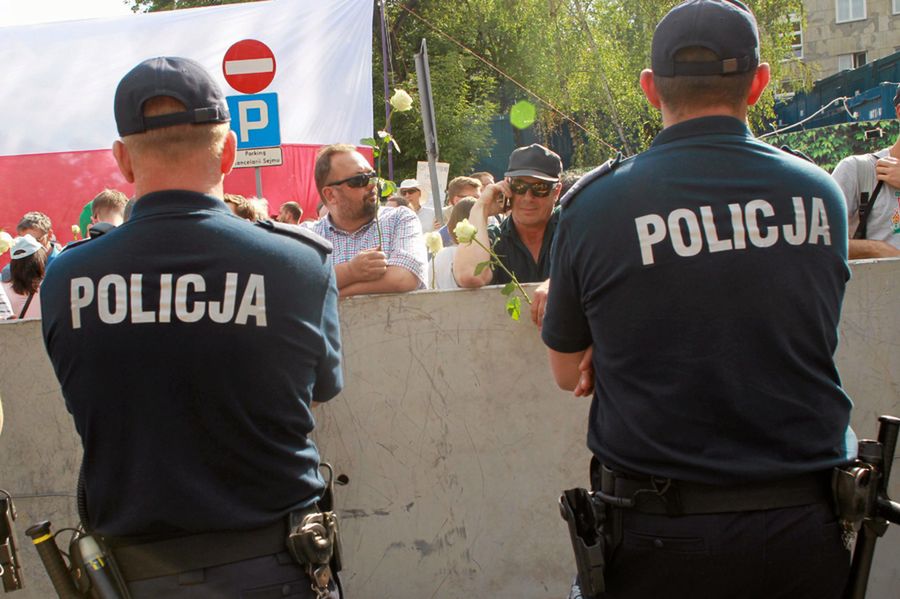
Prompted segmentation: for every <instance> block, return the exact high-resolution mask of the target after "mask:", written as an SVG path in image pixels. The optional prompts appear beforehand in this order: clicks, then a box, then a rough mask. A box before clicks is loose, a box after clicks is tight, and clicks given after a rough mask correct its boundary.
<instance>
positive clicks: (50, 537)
mask: <svg viewBox="0 0 900 599" xmlns="http://www.w3.org/2000/svg"><path fill="white" fill-rule="evenodd" d="M52 538H53V535H49V534H47V535H44V536H42V537H38V538H36V539H34V544H35V545H38V544H40V543H43V542H44V541H46V540H47V539H52Z"/></svg>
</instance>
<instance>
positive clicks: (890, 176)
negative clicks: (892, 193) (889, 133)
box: [875, 156, 900, 188]
mask: <svg viewBox="0 0 900 599" xmlns="http://www.w3.org/2000/svg"><path fill="white" fill-rule="evenodd" d="M875 176H876V177H878V179H879V180H881V181H884V182H885V183H887V184H888V185H890V186H891V187H897V188H900V160H897V159H896V158H894V157H893V156H885V157H884V158H879V160H878V162H876V163H875Z"/></svg>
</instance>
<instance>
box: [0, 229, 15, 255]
mask: <svg viewBox="0 0 900 599" xmlns="http://www.w3.org/2000/svg"><path fill="white" fill-rule="evenodd" d="M12 244H13V238H12V235H10V234H9V233H7V232H6V231H0V254H2V253H3V252H5V251H7V250H9V248H11V247H12Z"/></svg>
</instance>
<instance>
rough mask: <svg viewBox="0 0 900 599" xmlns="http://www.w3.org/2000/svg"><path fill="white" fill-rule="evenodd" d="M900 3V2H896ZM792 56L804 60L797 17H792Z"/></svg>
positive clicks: (801, 36)
mask: <svg viewBox="0 0 900 599" xmlns="http://www.w3.org/2000/svg"><path fill="white" fill-rule="evenodd" d="M896 1H897V2H900V0H896ZM791 27H793V31H792V32H791V56H792V57H794V58H803V23H802V22H801V21H800V17H798V16H797V15H791Z"/></svg>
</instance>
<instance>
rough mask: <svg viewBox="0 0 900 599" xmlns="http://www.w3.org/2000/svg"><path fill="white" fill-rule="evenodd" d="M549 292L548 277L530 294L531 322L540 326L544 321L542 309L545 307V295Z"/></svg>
mask: <svg viewBox="0 0 900 599" xmlns="http://www.w3.org/2000/svg"><path fill="white" fill-rule="evenodd" d="M549 293H550V279H547V280H546V281H544V282H543V283H541V284H540V285H538V287H537V289H535V290H534V294H532V296H531V322H533V323H534V324H535V325H537V328H538V329H540V328H541V324H542V323H543V322H544V311H545V310H546V309H547V295H548V294H549Z"/></svg>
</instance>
